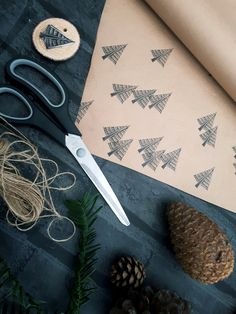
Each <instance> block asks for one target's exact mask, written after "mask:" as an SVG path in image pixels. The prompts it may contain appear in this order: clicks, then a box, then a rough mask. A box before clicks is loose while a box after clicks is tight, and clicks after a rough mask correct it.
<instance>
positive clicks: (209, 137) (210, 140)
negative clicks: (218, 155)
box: [200, 126, 218, 147]
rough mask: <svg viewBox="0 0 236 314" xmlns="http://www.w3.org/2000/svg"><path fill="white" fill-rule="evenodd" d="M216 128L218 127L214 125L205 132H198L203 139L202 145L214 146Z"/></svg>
mask: <svg viewBox="0 0 236 314" xmlns="http://www.w3.org/2000/svg"><path fill="white" fill-rule="evenodd" d="M217 129H218V127H217V126H216V127H214V128H213V129H209V130H207V131H206V132H205V133H202V134H200V137H201V138H202V140H203V143H202V146H206V145H210V146H212V147H215V142H216V134H217Z"/></svg>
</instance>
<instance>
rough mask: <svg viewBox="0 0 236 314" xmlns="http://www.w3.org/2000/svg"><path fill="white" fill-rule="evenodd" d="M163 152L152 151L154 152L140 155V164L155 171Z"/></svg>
mask: <svg viewBox="0 0 236 314" xmlns="http://www.w3.org/2000/svg"><path fill="white" fill-rule="evenodd" d="M164 152H165V150H160V151H156V152H155V151H154V152H147V153H144V154H142V156H143V159H144V163H143V164H142V166H143V167H146V166H148V167H150V168H151V169H152V170H153V171H155V170H156V168H157V167H158V165H159V163H160V161H161V159H162V156H163V154H164Z"/></svg>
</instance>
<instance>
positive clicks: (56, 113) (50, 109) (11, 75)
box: [0, 58, 130, 226]
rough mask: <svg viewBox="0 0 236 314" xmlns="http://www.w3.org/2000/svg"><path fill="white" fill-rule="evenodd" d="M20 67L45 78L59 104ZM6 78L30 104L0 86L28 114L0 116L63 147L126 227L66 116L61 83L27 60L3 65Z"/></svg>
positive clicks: (108, 188) (119, 208)
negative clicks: (55, 92)
mask: <svg viewBox="0 0 236 314" xmlns="http://www.w3.org/2000/svg"><path fill="white" fill-rule="evenodd" d="M22 66H24V67H29V68H30V69H31V70H32V69H33V70H34V71H38V72H39V74H40V75H43V76H44V77H46V78H47V79H49V80H50V81H51V83H52V84H53V85H54V86H55V87H56V88H57V90H58V91H59V93H60V97H61V99H60V101H59V102H58V103H54V102H52V101H50V100H49V99H48V97H47V96H46V95H45V93H43V91H42V90H41V89H40V88H38V87H37V86H36V84H34V83H33V82H32V81H31V80H30V79H26V78H25V77H24V75H22V74H21V72H20V71H18V69H19V67H22ZM6 75H7V77H8V79H9V80H10V81H11V82H12V83H14V85H17V86H20V88H21V89H23V90H24V92H27V94H29V95H31V97H33V100H32V101H31V100H30V99H29V98H28V97H26V96H25V93H24V94H23V93H21V91H20V90H19V89H17V88H15V87H13V86H11V85H9V86H7V85H6V86H0V94H5V93H7V94H12V95H14V96H16V97H17V98H18V99H19V100H20V101H21V103H22V104H23V105H24V106H25V107H26V109H27V112H28V114H27V115H26V116H23V117H19V116H12V115H10V114H9V115H8V114H6V113H3V112H0V116H2V117H4V118H5V119H6V120H7V121H9V122H11V123H16V124H28V125H32V126H35V127H37V128H39V129H41V130H42V131H44V132H45V133H47V134H48V135H49V136H51V137H52V138H54V139H55V140H56V141H57V142H58V143H60V144H61V145H63V146H65V147H67V148H68V150H69V151H70V152H71V154H72V155H73V156H74V157H75V159H76V160H77V162H78V163H79V164H80V166H81V167H82V168H83V170H84V171H85V173H86V174H87V175H88V177H89V178H90V179H91V181H92V182H93V184H94V185H95V186H96V188H97V189H98V191H99V192H100V193H101V195H102V196H103V198H104V199H105V201H106V202H107V204H108V205H109V206H110V208H111V209H112V210H113V212H114V213H115V215H116V216H117V217H118V219H119V220H120V222H121V223H123V224H124V225H126V226H128V225H129V224H130V223H129V220H128V218H127V216H126V214H125V212H124V210H123V208H122V206H121V204H120V202H119V201H118V199H117V197H116V195H115V193H114V192H113V190H112V188H111V186H110V184H109V183H108V181H107V179H106V178H105V176H104V174H103V173H102V171H101V169H100V168H99V166H98V165H97V163H96V161H95V160H94V158H93V157H92V155H91V154H90V152H89V150H88V148H87V147H86V145H85V144H84V142H83V140H82V138H81V134H80V132H79V131H78V129H77V128H76V126H75V125H74V123H73V122H72V121H71V119H70V117H69V113H68V95H67V92H66V88H65V86H64V84H63V82H62V81H61V80H60V79H59V78H58V77H57V76H56V75H55V74H52V73H50V72H49V71H48V70H46V69H45V68H44V67H43V66H42V65H40V64H39V63H37V62H35V61H33V60H30V59H28V58H27V59H26V58H18V59H12V60H10V61H9V62H8V63H7V65H6ZM0 108H1V104H0Z"/></svg>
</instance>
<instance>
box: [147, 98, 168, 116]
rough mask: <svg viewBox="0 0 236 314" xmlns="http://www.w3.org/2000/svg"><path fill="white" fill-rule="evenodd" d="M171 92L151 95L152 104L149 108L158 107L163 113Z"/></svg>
mask: <svg viewBox="0 0 236 314" xmlns="http://www.w3.org/2000/svg"><path fill="white" fill-rule="evenodd" d="M170 96H171V93H169V94H158V95H152V96H150V102H151V105H149V108H150V109H151V108H153V107H154V108H156V109H157V110H158V111H159V112H160V113H162V111H163V109H164V108H165V106H166V103H167V101H168V99H169V98H170Z"/></svg>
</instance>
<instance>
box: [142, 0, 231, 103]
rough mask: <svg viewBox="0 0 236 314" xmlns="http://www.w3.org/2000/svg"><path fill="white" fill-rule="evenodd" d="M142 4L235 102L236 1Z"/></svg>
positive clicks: (154, 1) (157, 0) (151, 0)
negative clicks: (154, 13)
mask: <svg viewBox="0 0 236 314" xmlns="http://www.w3.org/2000/svg"><path fill="white" fill-rule="evenodd" d="M145 1H146V2H147V3H148V4H149V5H150V7H151V8H152V9H153V10H154V11H155V12H156V13H157V14H158V15H159V17H161V19H162V20H163V21H164V22H165V23H166V24H167V25H168V26H169V27H170V28H171V30H172V31H173V32H174V33H175V34H176V35H177V37H178V38H179V39H180V40H181V41H182V42H183V43H184V44H185V45H186V47H188V49H189V50H190V51H191V52H192V54H193V55H194V56H195V57H196V58H197V59H198V60H199V61H200V62H201V64H202V65H203V66H204V67H205V68H206V69H207V70H208V72H209V73H211V74H212V76H213V77H214V78H215V79H216V80H217V82H218V83H219V84H220V85H221V86H222V87H223V88H224V89H225V91H226V92H227V93H228V94H229V95H230V96H231V97H232V98H233V99H234V100H236V58H235V51H236V39H235V38H236V18H235V12H236V1H234V0H197V1H196V0H188V1H186V0H168V1H166V0H145Z"/></svg>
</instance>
